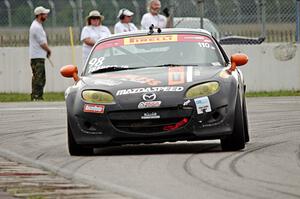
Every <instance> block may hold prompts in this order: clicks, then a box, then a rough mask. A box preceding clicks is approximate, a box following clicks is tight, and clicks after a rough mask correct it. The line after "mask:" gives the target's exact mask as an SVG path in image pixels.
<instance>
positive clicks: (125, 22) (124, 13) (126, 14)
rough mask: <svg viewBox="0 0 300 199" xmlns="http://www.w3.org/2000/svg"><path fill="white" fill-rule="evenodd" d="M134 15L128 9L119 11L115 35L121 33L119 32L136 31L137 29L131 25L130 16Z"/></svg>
mask: <svg viewBox="0 0 300 199" xmlns="http://www.w3.org/2000/svg"><path fill="white" fill-rule="evenodd" d="M133 15H134V13H133V12H131V11H130V10H128V9H125V8H123V9H121V10H120V11H119V14H118V18H119V20H120V21H119V22H118V23H116V25H115V30H114V32H115V33H121V32H131V31H136V30H137V27H136V26H135V25H134V24H133V23H131V20H132V16H133Z"/></svg>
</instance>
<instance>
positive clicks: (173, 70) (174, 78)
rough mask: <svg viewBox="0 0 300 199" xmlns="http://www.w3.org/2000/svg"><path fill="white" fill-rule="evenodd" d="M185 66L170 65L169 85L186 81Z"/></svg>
mask: <svg viewBox="0 0 300 199" xmlns="http://www.w3.org/2000/svg"><path fill="white" fill-rule="evenodd" d="M184 76H185V72H184V67H182V66H181V67H169V69H168V85H177V84H183V83H184V81H185V80H184Z"/></svg>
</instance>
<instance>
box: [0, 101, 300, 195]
mask: <svg viewBox="0 0 300 199" xmlns="http://www.w3.org/2000/svg"><path fill="white" fill-rule="evenodd" d="M247 104H248V117H249V126H250V133H251V141H250V143H249V144H247V146H246V148H245V149H244V150H242V151H239V152H222V151H221V149H220V146H219V141H203V142H192V143H186V142H180V143H167V144H152V145H138V146H124V147H114V148H108V149H97V150H96V155H95V156H89V157H71V156H69V154H68V152H67V150H66V133H65V132H66V110H65V106H64V103H2V104H0V127H1V128H0V129H1V132H0V156H4V157H9V158H10V159H12V160H17V161H21V162H24V163H27V164H31V165H34V166H39V167H43V168H46V169H48V170H51V171H53V172H56V173H58V174H60V175H63V176H65V177H68V178H72V179H74V180H77V181H81V182H84V183H88V184H92V185H95V186H97V187H99V188H105V189H108V190H111V191H115V192H118V193H122V194H124V195H127V196H131V197H134V198H166V199H169V198H170V199H176V198H178V199H182V198H191V199H192V198H195V199H199V198H209V199H215V198H216V199H217V198H222V199H223V198H230V199H234V198H237V199H241V198H259V199H263V198H272V199H273V198H300V97H278V98H248V99H247Z"/></svg>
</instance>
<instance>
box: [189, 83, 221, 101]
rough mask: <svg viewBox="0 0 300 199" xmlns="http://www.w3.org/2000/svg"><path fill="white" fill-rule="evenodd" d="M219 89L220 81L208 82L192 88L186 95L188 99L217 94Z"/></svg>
mask: <svg viewBox="0 0 300 199" xmlns="http://www.w3.org/2000/svg"><path fill="white" fill-rule="evenodd" d="M219 89H220V85H219V83H218V82H207V83H204V84H199V85H197V86H194V87H192V88H190V89H189V90H188V91H187V92H186V94H185V97H186V98H188V99H193V98H196V97H203V96H208V95H212V94H215V93H216V92H218V91H219Z"/></svg>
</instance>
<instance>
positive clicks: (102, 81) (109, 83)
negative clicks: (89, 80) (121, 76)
mask: <svg viewBox="0 0 300 199" xmlns="http://www.w3.org/2000/svg"><path fill="white" fill-rule="evenodd" d="M120 84H122V82H120V81H116V80H111V79H98V80H96V81H95V85H105V86H117V85H120Z"/></svg>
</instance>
